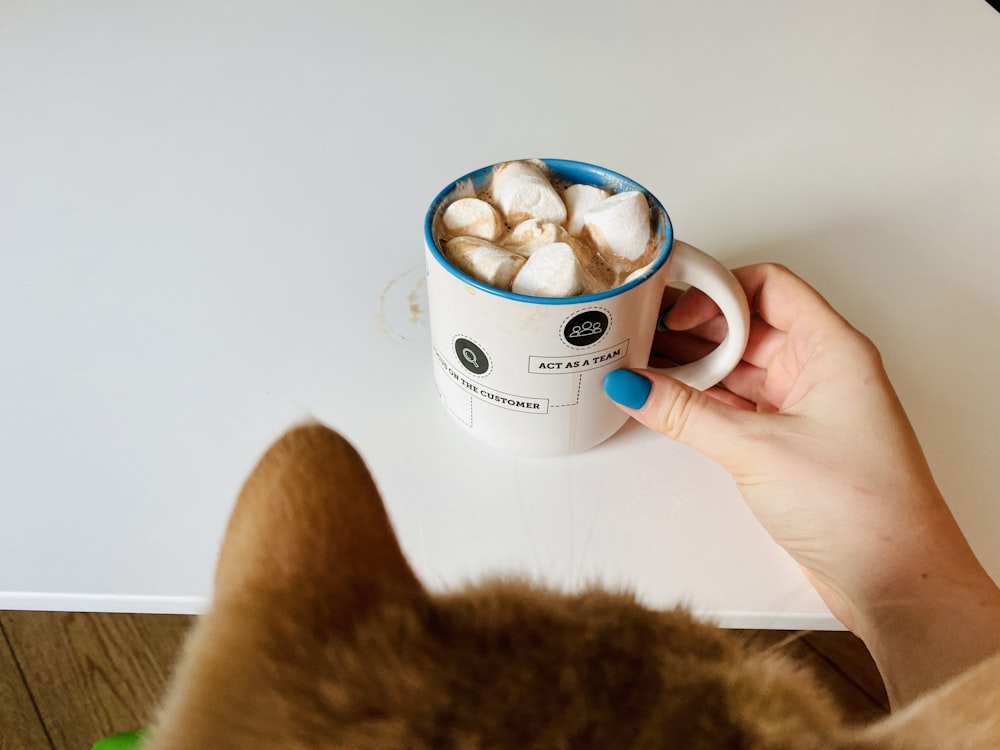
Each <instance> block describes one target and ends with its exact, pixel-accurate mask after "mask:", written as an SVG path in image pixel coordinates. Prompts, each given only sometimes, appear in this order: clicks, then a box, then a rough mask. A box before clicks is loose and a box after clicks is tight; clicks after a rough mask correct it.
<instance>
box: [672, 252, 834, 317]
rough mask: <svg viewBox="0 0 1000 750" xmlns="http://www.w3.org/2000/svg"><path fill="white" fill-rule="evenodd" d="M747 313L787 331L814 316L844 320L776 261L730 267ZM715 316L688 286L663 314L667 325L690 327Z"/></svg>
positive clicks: (705, 298) (715, 310) (709, 303)
mask: <svg viewBox="0 0 1000 750" xmlns="http://www.w3.org/2000/svg"><path fill="white" fill-rule="evenodd" d="M733 275H734V276H735V277H736V279H737V281H739V282H740V286H742V287H743V291H744V292H745V293H746V296H747V302H748V303H749V305H750V311H751V313H758V314H759V315H760V317H761V318H762V319H763V320H764V321H765V322H766V323H768V324H769V325H770V326H772V327H773V328H776V329H778V330H780V331H789V330H791V328H792V326H793V325H794V324H795V323H796V322H802V321H803V320H804V319H805V320H806V321H810V322H811V321H812V320H815V319H817V318H818V319H824V318H825V319H828V320H829V319H836V320H839V321H842V322H846V321H844V320H843V318H842V317H841V316H840V315H839V314H838V313H837V312H836V310H834V309H833V307H831V306H830V304H829V303H828V302H827V301H826V300H825V299H824V298H823V296H822V295H821V294H820V293H819V292H818V291H816V290H815V289H814V288H813V287H811V286H810V285H809V284H807V283H806V282H805V281H803V280H802V279H800V278H799V277H798V276H796V275H795V274H794V273H792V272H791V271H790V270H788V269H787V268H786V267H784V266H782V265H779V264H776V263H760V264H756V265H752V266H744V267H742V268H736V269H734V270H733ZM717 315H719V308H718V306H717V305H716V304H715V302H713V301H712V299H711V298H710V297H708V296H707V295H706V294H705V293H704V292H702V291H701V290H699V289H695V288H691V289H689V290H687V291H686V292H685V293H684V294H682V295H681V296H680V297H679V298H678V299H677V301H676V302H675V303H674V305H673V307H672V308H671V309H670V310H669V312H668V313H667V314H666V315H665V316H664V320H663V322H664V323H665V324H666V326H667V327H669V328H671V329H673V330H677V331H682V330H691V329H692V328H695V327H697V326H701V325H702V324H705V323H707V322H708V321H711V320H712V319H713V318H715V317H716V316H717Z"/></svg>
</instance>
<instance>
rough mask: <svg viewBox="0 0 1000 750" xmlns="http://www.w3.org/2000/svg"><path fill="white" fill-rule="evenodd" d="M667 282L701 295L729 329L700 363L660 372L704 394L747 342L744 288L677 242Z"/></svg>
mask: <svg viewBox="0 0 1000 750" xmlns="http://www.w3.org/2000/svg"><path fill="white" fill-rule="evenodd" d="M667 281H668V282H670V281H680V282H682V283H685V284H690V285H691V286H693V287H695V288H696V289H700V290H701V291H703V292H704V293H705V294H707V295H708V296H709V297H710V298H711V299H712V301H713V302H715V304H716V305H718V306H719V309H720V310H721V311H722V315H723V316H724V317H725V319H726V324H727V325H728V326H729V332H728V333H727V334H726V338H725V339H723V341H722V343H721V344H719V345H718V346H717V347H716V348H715V349H713V350H712V351H711V352H709V353H708V354H706V355H705V356H704V357H702V358H701V359H699V360H695V361H694V362H691V363H689V364H686V365H678V366H677V367H670V368H664V369H663V373H664V374H665V375H669V376H670V377H672V378H675V379H677V380H679V381H681V382H682V383H686V384H687V385H689V386H691V387H692V388H697V389H698V390H699V391H703V390H705V389H706V388H711V387H712V386H713V385H716V384H717V383H719V382H720V381H721V380H722V379H723V378H724V377H726V376H727V375H728V374H729V373H731V372H732V371H733V369H735V367H736V365H738V364H739V363H740V360H741V359H742V358H743V352H744V351H745V350H746V348H747V340H748V339H749V338H750V306H749V305H748V304H747V297H746V294H745V293H744V291H743V287H741V286H740V283H739V282H738V281H737V280H736V277H735V276H733V274H732V272H731V271H730V270H729V269H728V268H726V267H725V266H724V265H722V264H721V263H720V262H719V261H717V260H716V259H715V258H713V257H712V256H710V255H706V254H705V253H703V252H702V251H701V250H699V249H698V248H696V247H692V246H691V245H689V244H687V243H686V242H681V241H680V240H675V241H674V244H673V247H671V248H670V264H669V268H668V270H667Z"/></svg>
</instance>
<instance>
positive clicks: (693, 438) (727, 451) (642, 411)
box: [604, 370, 758, 470]
mask: <svg viewBox="0 0 1000 750" xmlns="http://www.w3.org/2000/svg"><path fill="white" fill-rule="evenodd" d="M604 392H605V393H606V394H607V396H608V398H610V399H611V400H612V401H614V402H615V403H616V404H617V405H618V406H619V407H621V408H622V410H623V411H625V412H627V413H628V414H630V415H631V416H632V417H633V418H635V419H636V420H637V421H639V422H641V423H642V424H644V425H646V426H647V427H649V428H650V429H653V430H656V431H657V432H660V433H663V434H664V435H666V436H667V437H669V438H672V439H674V440H676V441H677V442H679V443H684V444H685V445H688V446H690V447H691V448H694V449H695V450H697V451H700V452H701V453H704V454H705V455H707V456H708V457H709V458H712V459H714V460H715V461H717V462H718V463H720V464H722V465H723V466H724V467H725V468H727V469H730V470H732V469H733V468H735V467H734V466H733V465H732V464H733V463H734V462H735V461H736V460H737V457H738V456H739V455H740V454H741V453H742V452H743V449H744V448H746V447H749V446H748V445H747V443H748V442H749V441H750V439H751V437H750V436H751V435H752V434H753V430H752V429H751V424H750V421H751V420H752V419H753V418H754V417H757V416H758V415H757V414H756V413H753V412H747V411H743V410H741V409H737V408H735V407H733V406H729V405H728V404H725V403H723V402H721V401H719V400H718V399H715V398H712V397H711V396H709V395H708V394H706V393H703V392H702V391H699V390H697V389H695V388H691V387H690V386H688V385H685V384H684V383H681V382H680V381H679V380H675V379H674V378H671V377H668V376H667V375H664V374H662V373H659V372H655V371H650V370H615V371H613V372H610V373H608V374H607V376H605V378H604Z"/></svg>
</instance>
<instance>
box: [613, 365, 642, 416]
mask: <svg viewBox="0 0 1000 750" xmlns="http://www.w3.org/2000/svg"><path fill="white" fill-rule="evenodd" d="M652 388H653V384H652V383H651V382H650V380H649V378H646V377H643V376H642V375H640V374H639V373H636V372H632V371H631V370H615V371H613V372H609V373H608V374H607V375H606V376H605V377H604V392H605V393H606V394H608V398H610V399H611V400H612V401H614V402H615V403H616V404H621V405H622V406H627V407H628V408H629V409H641V408H642V405H643V404H644V403H646V399H647V398H649V392H650V391H651V390H652Z"/></svg>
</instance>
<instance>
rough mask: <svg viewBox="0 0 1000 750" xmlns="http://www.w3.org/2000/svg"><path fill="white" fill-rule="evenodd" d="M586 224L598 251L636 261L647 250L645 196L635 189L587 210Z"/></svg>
mask: <svg viewBox="0 0 1000 750" xmlns="http://www.w3.org/2000/svg"><path fill="white" fill-rule="evenodd" d="M583 225H584V228H585V229H586V231H587V233H588V234H589V235H590V238H591V240H592V241H593V243H594V244H595V245H596V246H597V248H598V249H599V250H606V251H610V252H612V253H614V254H615V255H617V256H618V257H619V258H622V259H625V260H637V259H638V258H640V257H641V256H642V254H643V253H645V252H646V245H647V244H648V243H649V237H650V234H651V230H650V225H649V204H648V203H647V202H646V196H645V194H643V193H641V192H638V191H634V190H633V191H629V192H625V193H616V194H615V195H612V196H611V197H610V198H606V199H605V200H603V201H601V202H600V203H598V204H597V205H596V206H594V207H593V208H592V209H590V210H589V211H587V212H586V213H585V214H584V215H583Z"/></svg>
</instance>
